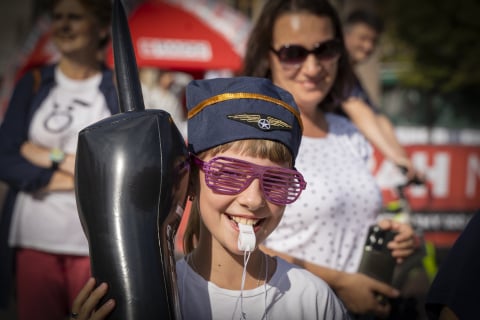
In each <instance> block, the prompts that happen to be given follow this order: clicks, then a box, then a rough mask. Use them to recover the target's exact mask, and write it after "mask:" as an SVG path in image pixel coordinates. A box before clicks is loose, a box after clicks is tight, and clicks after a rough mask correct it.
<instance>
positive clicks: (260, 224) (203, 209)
mask: <svg viewBox="0 0 480 320" xmlns="http://www.w3.org/2000/svg"><path fill="white" fill-rule="evenodd" d="M220 156H224V157H230V158H235V159H240V160H244V161H248V162H250V163H253V164H256V165H261V166H274V167H282V168H289V166H288V163H284V164H278V163H275V162H272V161H271V160H269V159H261V158H256V157H250V156H245V155H241V154H239V153H238V152H235V151H233V150H228V151H226V152H223V153H220V154H217V155H215V157H220ZM212 158H213V157H211V156H209V157H207V158H205V159H203V160H204V161H208V160H210V159H212ZM199 178H200V189H199V190H200V193H199V209H200V215H201V219H202V221H203V226H204V227H205V228H204V229H202V232H201V233H203V235H201V238H202V239H203V238H204V237H205V236H207V237H208V236H209V237H210V240H211V243H212V247H213V248H216V247H217V248H223V249H226V250H227V251H229V252H231V253H234V254H237V255H242V254H243V251H241V250H239V249H238V246H237V241H238V236H239V229H238V224H237V223H238V222H240V223H243V224H250V225H253V228H254V231H255V236H256V243H257V245H258V244H259V243H261V242H263V240H265V239H266V238H267V236H268V235H269V234H270V233H271V232H272V231H273V230H274V229H275V228H276V227H277V225H278V224H279V222H280V219H281V218H282V216H283V212H284V210H285V205H276V204H273V203H271V202H269V201H267V200H266V198H265V196H264V194H263V192H262V190H261V187H260V182H259V180H258V179H254V180H253V181H252V182H251V184H250V185H249V186H248V187H247V188H246V189H245V190H243V191H242V192H240V193H239V194H236V195H223V194H218V193H215V192H214V191H212V190H211V189H210V188H209V187H208V186H207V184H206V182H205V173H204V172H203V171H201V170H200V172H199ZM205 229H206V230H205ZM223 249H222V250H223Z"/></svg>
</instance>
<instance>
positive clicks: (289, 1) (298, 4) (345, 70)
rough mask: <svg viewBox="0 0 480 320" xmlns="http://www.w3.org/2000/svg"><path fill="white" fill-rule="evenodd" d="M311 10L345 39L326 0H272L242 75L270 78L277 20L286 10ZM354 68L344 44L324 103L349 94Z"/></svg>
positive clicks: (258, 26) (257, 28)
mask: <svg viewBox="0 0 480 320" xmlns="http://www.w3.org/2000/svg"><path fill="white" fill-rule="evenodd" d="M300 12H306V13H311V14H314V15H316V16H320V17H328V18H330V20H331V21H332V24H333V28H334V31H335V38H337V39H340V40H341V42H342V43H344V42H343V32H342V26H341V22H340V18H339V17H338V14H337V11H336V10H335V8H334V7H333V6H332V5H331V4H330V3H329V2H328V1H327V0H269V1H266V2H265V5H264V7H263V9H262V11H261V13H260V15H259V16H258V18H257V20H256V24H255V25H254V27H253V29H252V31H251V33H250V37H249V39H248V42H247V49H246V54H245V59H244V66H243V68H244V69H243V74H244V75H246V76H254V77H264V78H269V79H271V69H270V63H269V59H268V54H269V50H270V46H271V44H272V38H273V27H274V24H275V21H276V20H277V19H278V17H280V16H281V15H282V14H286V13H300ZM352 77H353V71H352V68H351V66H350V62H349V60H348V55H347V53H346V49H345V46H343V48H342V54H341V56H340V59H339V61H338V72H337V77H336V79H335V82H334V84H333V87H332V89H331V90H330V92H329V93H328V95H327V96H326V97H325V99H324V100H323V101H322V102H321V106H322V107H324V108H326V109H330V108H331V107H334V106H335V105H337V104H338V103H339V102H340V101H343V100H344V99H345V98H347V97H348V93H349V90H350V88H351V85H352V79H353V78H352Z"/></svg>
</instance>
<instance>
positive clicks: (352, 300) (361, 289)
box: [335, 273, 400, 318]
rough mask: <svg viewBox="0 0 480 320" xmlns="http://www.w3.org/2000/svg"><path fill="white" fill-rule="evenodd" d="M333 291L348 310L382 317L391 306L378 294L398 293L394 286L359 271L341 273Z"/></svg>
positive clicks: (390, 294) (393, 296)
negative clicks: (380, 299)
mask: <svg viewBox="0 0 480 320" xmlns="http://www.w3.org/2000/svg"><path fill="white" fill-rule="evenodd" d="M335 291H336V293H337V295H338V297H339V298H340V299H341V300H342V301H343V303H344V304H345V306H346V308H347V309H348V310H349V311H350V312H352V313H355V314H374V315H375V316H377V317H382V318H384V317H387V316H388V315H389V313H390V309H391V306H390V304H389V303H388V302H386V303H385V302H383V303H382V302H380V301H379V299H378V297H377V296H378V294H380V295H383V296H385V297H387V298H396V297H398V295H399V294H400V293H399V292H398V290H396V289H395V288H393V287H390V286H389V285H387V284H385V283H383V282H380V281H377V280H375V279H373V278H370V277H368V276H366V275H364V274H361V273H343V274H342V277H341V279H340V280H339V282H338V286H336V288H335Z"/></svg>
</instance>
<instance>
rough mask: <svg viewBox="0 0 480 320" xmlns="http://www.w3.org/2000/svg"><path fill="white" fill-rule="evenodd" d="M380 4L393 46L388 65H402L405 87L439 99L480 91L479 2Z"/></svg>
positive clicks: (425, 0) (445, 0)
mask: <svg viewBox="0 0 480 320" xmlns="http://www.w3.org/2000/svg"><path fill="white" fill-rule="evenodd" d="M381 3H382V6H383V12H384V17H385V22H386V27H387V30H386V35H385V36H386V38H388V39H390V41H391V43H390V49H391V50H390V51H389V52H387V54H386V55H385V59H386V61H387V62H388V61H401V62H402V66H403V68H401V70H402V72H400V73H399V74H398V77H399V81H400V82H401V84H402V85H404V86H407V87H416V88H419V89H424V90H426V91H430V92H437V93H442V92H443V93H451V92H454V91H455V92H458V91H459V90H460V91H463V90H465V89H468V90H471V88H480V1H478V0H388V1H382V2H381ZM387 48H388V46H387ZM392 48H393V49H392Z"/></svg>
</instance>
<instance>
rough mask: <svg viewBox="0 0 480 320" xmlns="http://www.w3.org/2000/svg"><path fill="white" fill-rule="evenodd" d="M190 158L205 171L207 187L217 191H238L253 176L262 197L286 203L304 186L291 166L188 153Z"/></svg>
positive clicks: (299, 174)
mask: <svg viewBox="0 0 480 320" xmlns="http://www.w3.org/2000/svg"><path fill="white" fill-rule="evenodd" d="M192 161H193V163H194V164H195V165H197V166H198V167H199V168H200V169H201V170H202V171H203V172H204V173H205V182H206V184H207V186H208V187H209V188H210V189H211V190H212V191H213V192H215V193H219V194H224V195H236V194H239V193H240V192H242V191H243V190H245V189H246V188H248V186H249V185H250V184H251V183H252V181H253V180H254V179H259V181H260V187H261V189H262V191H263V194H264V196H265V199H266V200H268V201H269V202H271V203H273V204H276V205H286V204H289V203H292V202H294V201H295V200H297V198H298V197H299V196H300V194H301V193H302V191H303V190H304V189H305V187H306V185H307V183H306V182H305V180H304V179H303V176H302V174H301V173H300V172H298V171H297V170H295V169H288V168H282V167H270V166H260V165H257V164H254V163H251V162H248V161H243V160H239V159H235V158H229V157H215V158H213V159H210V160H209V161H207V162H205V161H203V160H201V159H199V158H197V157H195V156H192Z"/></svg>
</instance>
